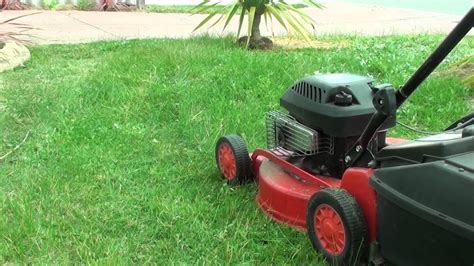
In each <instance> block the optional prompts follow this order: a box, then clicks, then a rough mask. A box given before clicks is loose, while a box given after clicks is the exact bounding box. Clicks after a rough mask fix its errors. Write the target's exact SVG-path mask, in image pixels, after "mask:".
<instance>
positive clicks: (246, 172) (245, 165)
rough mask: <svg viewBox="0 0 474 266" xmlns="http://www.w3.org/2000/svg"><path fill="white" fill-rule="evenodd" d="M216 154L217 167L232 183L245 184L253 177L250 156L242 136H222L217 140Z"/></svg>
mask: <svg viewBox="0 0 474 266" xmlns="http://www.w3.org/2000/svg"><path fill="white" fill-rule="evenodd" d="M215 155H216V162H217V167H218V168H219V171H220V172H221V175H222V177H223V178H225V179H226V180H227V183H229V184H230V185H238V184H243V183H245V182H247V181H249V180H251V179H252V168H251V160H250V156H249V153H248V151H247V146H246V145H245V142H244V140H243V139H242V138H241V137H240V136H238V135H228V136H224V137H221V138H220V139H219V140H218V141H217V144H216V153H215Z"/></svg>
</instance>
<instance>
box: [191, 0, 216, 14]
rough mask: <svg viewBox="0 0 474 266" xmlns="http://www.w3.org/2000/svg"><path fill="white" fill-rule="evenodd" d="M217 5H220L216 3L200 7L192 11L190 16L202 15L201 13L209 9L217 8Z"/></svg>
mask: <svg viewBox="0 0 474 266" xmlns="http://www.w3.org/2000/svg"><path fill="white" fill-rule="evenodd" d="M219 3H220V2H216V3H214V4H212V5H204V6H201V8H199V9H196V10H194V11H193V12H192V14H191V15H195V14H198V13H202V12H204V11H206V10H208V9H211V8H213V7H215V6H217V5H218V4H219Z"/></svg>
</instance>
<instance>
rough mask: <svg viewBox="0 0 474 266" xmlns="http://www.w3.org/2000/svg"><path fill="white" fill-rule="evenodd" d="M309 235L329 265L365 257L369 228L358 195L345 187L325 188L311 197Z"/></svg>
mask: <svg viewBox="0 0 474 266" xmlns="http://www.w3.org/2000/svg"><path fill="white" fill-rule="evenodd" d="M306 223H307V226H308V236H309V239H310V241H311V243H312V244H313V247H314V249H316V250H317V251H318V252H319V253H320V254H321V255H323V256H324V257H325V258H326V260H327V262H328V263H329V264H330V265H356V264H357V263H358V262H359V261H360V259H361V257H365V252H366V246H367V228H366V223H365V220H364V217H363V215H362V211H361V210H360V208H359V206H358V204H357V202H356V201H355V199H354V198H353V197H352V196H351V195H350V194H349V193H348V192H346V191H345V190H343V189H334V188H326V189H322V190H321V191H318V192H316V193H315V194H314V195H313V196H312V197H311V198H310V200H309V203H308V210H307V213H306Z"/></svg>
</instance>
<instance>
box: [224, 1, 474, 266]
mask: <svg viewBox="0 0 474 266" xmlns="http://www.w3.org/2000/svg"><path fill="white" fill-rule="evenodd" d="M473 26H474V9H471V10H470V11H469V12H468V14H467V15H466V16H465V17H464V18H463V19H462V20H461V21H460V22H459V24H458V25H457V26H456V27H455V28H454V29H453V31H452V32H451V33H450V34H449V35H448V36H447V37H446V39H445V40H444V41H443V42H442V43H441V44H440V45H439V46H438V47H437V48H436V50H435V51H434V52H433V53H432V54H431V55H430V56H429V57H428V58H427V59H426V61H425V62H424V63H423V64H422V65H421V66H420V67H419V68H418V70H417V71H416V72H415V73H414V74H413V75H412V76H411V77H410V78H409V79H408V80H407V82H406V83H405V84H404V85H403V86H402V87H401V88H400V89H398V90H395V89H394V88H393V87H392V86H391V85H389V84H383V85H377V86H376V85H374V80H373V79H372V78H369V77H364V76H359V75H354V74H316V75H313V76H309V77H306V78H303V79H301V80H298V81H297V82H295V83H294V84H293V85H291V86H290V87H289V88H288V89H287V90H286V92H285V93H284V94H283V96H282V97H281V99H280V105H281V106H282V107H283V108H284V109H286V111H271V112H268V113H267V114H266V118H265V122H266V137H267V148H266V149H260V148H257V149H255V150H254V151H253V152H252V153H250V154H249V152H248V150H247V147H246V145H245V142H244V140H243V139H242V138H241V137H240V136H238V135H227V136H223V137H221V138H220V139H219V140H218V141H217V144H216V149H215V156H216V162H217V166H218V168H219V170H220V172H221V174H222V176H223V177H224V178H225V179H226V180H227V183H228V184H230V185H241V184H244V183H246V182H248V181H256V182H257V183H258V193H257V196H256V202H257V204H258V206H259V207H260V208H261V209H262V210H263V212H264V213H265V214H267V215H268V216H269V217H271V218H272V219H273V220H275V221H277V222H279V223H283V224H286V225H288V226H290V227H292V228H295V229H298V230H301V231H306V232H307V234H308V237H309V239H310V241H311V244H312V245H313V247H314V249H315V250H317V251H318V253H319V254H321V255H322V256H323V257H324V258H325V259H326V260H327V261H328V262H329V263H330V264H332V265H355V264H357V263H359V262H363V263H364V264H366V265H385V264H389V265H393V264H394V265H430V266H432V265H466V266H472V265H474V212H473V207H472V206H473V205H474V194H473V193H472V191H473V190H474V113H472V114H470V115H467V116H465V117H463V118H461V119H459V120H458V121H456V122H455V123H453V124H452V125H451V126H449V127H448V128H446V129H445V130H444V131H443V132H441V133H440V134H437V135H434V136H430V137H427V138H421V139H417V140H413V141H409V140H402V139H394V138H388V137H386V131H387V130H388V129H389V128H391V127H393V126H394V125H395V124H396V111H397V109H398V108H399V107H400V106H401V105H402V104H403V103H404V102H405V100H406V99H408V97H409V96H410V95H411V94H412V93H413V92H414V91H415V90H416V88H418V86H419V85H420V84H421V83H422V82H423V81H424V80H425V79H426V78H427V77H428V75H429V74H430V73H432V72H433V71H434V69H435V68H436V67H437V66H438V65H439V64H440V63H441V62H442V61H443V59H444V58H445V57H446V56H447V55H448V54H449V53H450V52H451V51H452V50H453V49H454V47H455V46H456V45H457V44H458V43H459V42H460V41H461V40H462V39H463V38H464V36H466V34H467V33H468V32H469V31H470V30H471V29H472V27H473Z"/></svg>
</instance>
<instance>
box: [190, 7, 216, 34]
mask: <svg viewBox="0 0 474 266" xmlns="http://www.w3.org/2000/svg"><path fill="white" fill-rule="evenodd" d="M216 14H217V12H216V13H212V14H209V16H207V17H206V18H205V19H203V20H202V21H201V23H199V25H197V26H196V28H194V30H193V32H195V31H196V30H197V29H199V28H200V27H202V26H203V25H204V24H206V23H207V22H208V21H209V20H210V19H211V18H212V17H214V16H215V15H216Z"/></svg>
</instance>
